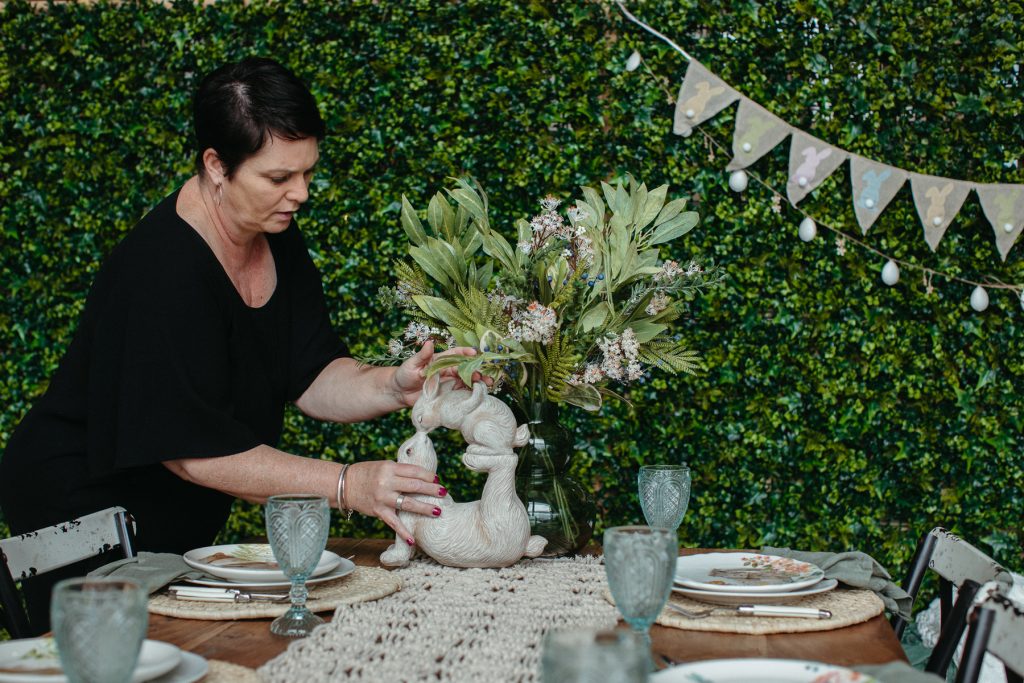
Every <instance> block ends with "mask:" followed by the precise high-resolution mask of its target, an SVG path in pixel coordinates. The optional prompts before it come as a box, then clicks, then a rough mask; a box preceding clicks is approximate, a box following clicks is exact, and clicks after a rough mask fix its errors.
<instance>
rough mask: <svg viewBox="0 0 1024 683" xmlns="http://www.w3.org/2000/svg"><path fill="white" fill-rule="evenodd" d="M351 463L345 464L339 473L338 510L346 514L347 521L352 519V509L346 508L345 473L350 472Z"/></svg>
mask: <svg viewBox="0 0 1024 683" xmlns="http://www.w3.org/2000/svg"><path fill="white" fill-rule="evenodd" d="M349 465H351V463H345V464H344V465H342V466H341V472H339V473H338V495H337V500H338V510H339V511H340V512H344V513H346V517H345V519H352V509H351V508H346V507H345V473H346V472H348V468H349Z"/></svg>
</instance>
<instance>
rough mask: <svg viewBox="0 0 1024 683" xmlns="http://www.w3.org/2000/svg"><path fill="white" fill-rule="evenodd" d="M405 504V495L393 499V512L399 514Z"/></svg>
mask: <svg viewBox="0 0 1024 683" xmlns="http://www.w3.org/2000/svg"><path fill="white" fill-rule="evenodd" d="M404 503H405V495H404V494H399V495H398V498H396V499H395V510H397V511H398V512H401V511H402V510H403V509H404V508H403V507H402V505H403V504H404Z"/></svg>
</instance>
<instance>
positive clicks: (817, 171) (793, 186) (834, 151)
mask: <svg viewBox="0 0 1024 683" xmlns="http://www.w3.org/2000/svg"><path fill="white" fill-rule="evenodd" d="M848 156H849V154H848V153H847V152H845V151H843V150H841V149H839V148H838V147H833V146H832V145H830V144H828V143H827V142H823V141H821V140H819V139H818V138H815V137H811V136H810V135H808V134H807V133H805V132H803V131H801V130H796V129H794V130H793V139H792V141H791V142H790V147H789V180H787V181H786V194H787V196H788V197H789V203H790V204H793V205H794V206H796V204H797V203H798V202H799V201H800V200H801V199H803V198H804V197H806V196H807V195H808V194H809V193H810V192H811V190H813V189H814V188H816V187H817V186H818V185H821V183H822V181H824V180H825V178H828V177H829V176H830V175H832V172H833V171H835V170H836V169H837V168H839V166H840V164H842V163H843V162H844V161H846V158H847V157H848Z"/></svg>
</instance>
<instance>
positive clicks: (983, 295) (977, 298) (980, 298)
mask: <svg viewBox="0 0 1024 683" xmlns="http://www.w3.org/2000/svg"><path fill="white" fill-rule="evenodd" d="M971 308H973V309H974V310H976V311H977V312H978V313H981V312H982V311H984V310H985V309H986V308H988V292H986V291H985V288H984V287H982V286H981V285H978V286H977V287H975V288H974V291H973V292H971Z"/></svg>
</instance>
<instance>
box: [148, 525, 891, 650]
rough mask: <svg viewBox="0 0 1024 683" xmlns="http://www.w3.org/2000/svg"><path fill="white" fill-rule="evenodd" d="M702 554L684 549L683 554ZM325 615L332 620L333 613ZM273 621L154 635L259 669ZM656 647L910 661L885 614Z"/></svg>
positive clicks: (369, 555)
mask: <svg viewBox="0 0 1024 683" xmlns="http://www.w3.org/2000/svg"><path fill="white" fill-rule="evenodd" d="M389 543H390V541H388V540H384V539H347V538H334V539H331V540H330V541H329V542H328V544H327V548H328V549H329V550H332V551H334V552H335V553H337V554H339V555H341V556H342V557H349V556H353V555H354V557H353V558H352V560H353V562H355V563H356V564H357V565H363V566H369V567H379V566H380V562H379V560H378V558H379V556H380V554H381V553H382V552H384V550H385V549H386V548H387V547H388V544H389ZM697 552H702V550H700V549H684V550H682V551H680V554H681V555H688V554H692V553H697ZM320 616H322V617H324V618H325V619H328V620H329V619H330V614H327V613H324V614H321V615H320ZM271 621H272V620H271V619H248V620H244V621H199V620H195V619H177V618H174V617H163V616H159V615H155V614H151V615H150V617H149V636H148V637H150V638H154V639H156V640H164V641H167V642H169V643H174V644H175V645H177V646H179V647H181V648H182V649H184V650H188V651H190V652H195V653H196V654H198V655H201V656H203V657H206V658H207V659H219V660H221V661H226V662H233V663H235V664H241V665H243V666H247V667H251V668H254V669H255V668H257V667H259V666H261V665H262V664H264V663H265V662H267V661H269V660H271V659H273V658H274V657H276V656H277V655H279V654H280V653H282V652H284V650H285V648H286V647H288V644H289V643H290V642H292V641H291V639H288V638H282V637H280V636H275V635H272V634H271V633H270V622H271ZM651 640H652V643H653V647H654V651H655V653H657V654H663V655H665V656H666V657H668V658H669V659H671V660H674V661H677V662H686V661H698V660H702V659H725V658H734V657H777V658H782V659H805V660H812V661H818V662H825V663H828V664H836V665H839V666H854V665H857V664H881V663H884V662H891V661H894V660H900V661H904V662H905V661H907V660H906V655H904V653H903V648H902V647H900V644H899V641H898V640H897V638H896V634H895V633H894V632H893V630H892V628H891V627H890V626H889V622H888V621H886V619H885V618H884V617H883V616H881V615H880V616H877V617H875V618H873V619H870V620H868V621H866V622H863V623H860V624H855V625H853V626H847V627H844V628H839V629H833V630H830V631H815V632H810V633H792V634H776V635H743V634H737V633H713V632H706V631H686V630H682V629H675V628H667V627H664V626H657V625H655V626H654V627H653V628H652V629H651Z"/></svg>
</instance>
